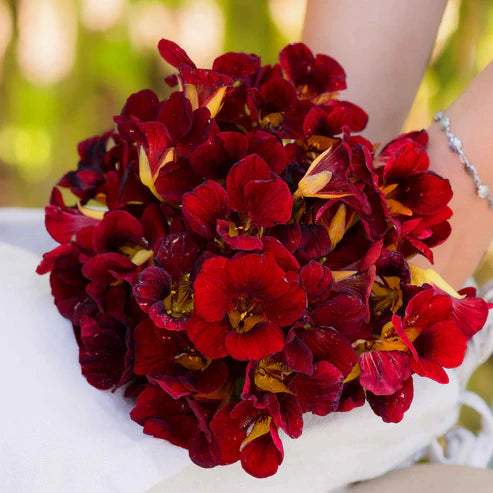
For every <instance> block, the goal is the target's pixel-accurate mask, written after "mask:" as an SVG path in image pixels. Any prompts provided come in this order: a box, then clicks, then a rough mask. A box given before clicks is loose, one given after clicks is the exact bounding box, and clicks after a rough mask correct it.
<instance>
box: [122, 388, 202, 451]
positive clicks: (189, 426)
mask: <svg viewBox="0 0 493 493" xmlns="http://www.w3.org/2000/svg"><path fill="white" fill-rule="evenodd" d="M189 412H190V410H189V407H188V406H187V405H186V402H185V401H184V399H180V400H175V399H172V398H171V397H170V396H169V395H168V394H167V393H166V392H164V391H163V390H161V389H160V388H159V387H147V388H146V389H145V390H144V391H142V392H141V393H140V394H139V396H138V397H137V402H136V404H135V408H134V409H133V410H132V412H131V413H130V417H131V418H132V419H133V420H134V421H136V422H137V423H139V424H140V425H142V426H144V433H145V434H147V435H152V436H155V437H157V438H162V439H164V440H168V441H169V442H170V443H172V444H173V445H178V446H179V447H184V448H188V446H189V443H190V439H191V437H192V435H193V434H194V432H195V430H196V429H197V419H196V418H195V417H193V416H191V415H187V414H188V413H189Z"/></svg>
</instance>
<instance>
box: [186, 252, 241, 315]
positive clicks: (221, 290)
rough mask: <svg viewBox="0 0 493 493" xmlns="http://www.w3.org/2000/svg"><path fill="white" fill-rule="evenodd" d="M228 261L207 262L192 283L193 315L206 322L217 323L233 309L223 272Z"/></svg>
mask: <svg viewBox="0 0 493 493" xmlns="http://www.w3.org/2000/svg"><path fill="white" fill-rule="evenodd" d="M227 265H228V259H226V258H223V257H216V258H212V259H209V260H207V261H206V262H204V264H203V265H202V269H201V271H200V273H199V275H198V276H197V279H196V280H195V283H194V293H195V294H194V305H195V314H196V315H197V316H199V317H200V318H202V319H203V320H205V321H207V322H219V321H221V320H222V319H223V318H224V315H225V314H226V313H227V312H229V311H231V310H232V309H233V302H232V293H231V292H230V290H229V287H228V284H227V280H228V276H227V273H226V272H225V270H226V267H227Z"/></svg>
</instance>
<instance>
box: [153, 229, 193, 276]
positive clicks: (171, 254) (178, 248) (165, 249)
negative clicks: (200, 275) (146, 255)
mask: <svg viewBox="0 0 493 493" xmlns="http://www.w3.org/2000/svg"><path fill="white" fill-rule="evenodd" d="M197 239H198V238H197V236H195V235H194V234H193V233H191V232H189V231H185V232H183V233H171V234H169V235H167V236H165V237H164V238H163V239H162V241H161V243H160V244H159V247H158V249H157V253H156V255H155V256H154V261H155V262H156V264H158V265H159V266H160V267H162V268H163V269H164V270H165V271H166V272H167V273H168V274H169V275H170V276H171V277H172V278H173V279H174V280H175V281H178V280H180V279H181V278H182V277H183V276H184V275H186V274H190V273H191V271H192V269H193V266H194V264H195V262H196V260H197V258H198V256H199V254H200V246H199V245H198V244H197Z"/></svg>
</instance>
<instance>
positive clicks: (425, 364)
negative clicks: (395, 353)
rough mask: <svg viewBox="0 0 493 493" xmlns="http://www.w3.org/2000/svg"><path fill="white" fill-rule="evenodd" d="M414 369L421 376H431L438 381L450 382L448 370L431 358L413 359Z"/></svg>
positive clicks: (412, 365) (412, 366)
mask: <svg viewBox="0 0 493 493" xmlns="http://www.w3.org/2000/svg"><path fill="white" fill-rule="evenodd" d="M411 368H412V370H413V371H414V372H415V373H416V374H418V375H420V376H421V377H427V378H431V380H434V381H435V382H438V383H442V384H445V383H448V382H449V377H448V375H447V372H446V371H445V370H444V369H443V368H442V367H441V366H440V365H439V364H438V363H437V362H436V361H432V360H429V359H424V358H420V359H419V360H415V359H413V360H411Z"/></svg>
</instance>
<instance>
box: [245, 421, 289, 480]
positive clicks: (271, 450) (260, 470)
mask: <svg viewBox="0 0 493 493" xmlns="http://www.w3.org/2000/svg"><path fill="white" fill-rule="evenodd" d="M273 435H275V436H273ZM283 455H284V452H283V448H282V443H281V441H280V439H279V435H278V434H277V430H276V429H275V425H274V424H273V423H271V432H270V433H266V434H265V435H262V436H260V437H258V438H256V439H255V440H252V441H251V442H248V443H247V444H246V445H245V446H244V447H243V449H242V450H241V452H240V457H241V466H242V467H243V469H244V470H245V471H246V472H247V473H248V474H251V475H252V476H254V477H255V478H267V477H269V476H272V475H273V474H275V473H276V472H277V469H278V467H279V465H280V464H281V462H282V459H283Z"/></svg>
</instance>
